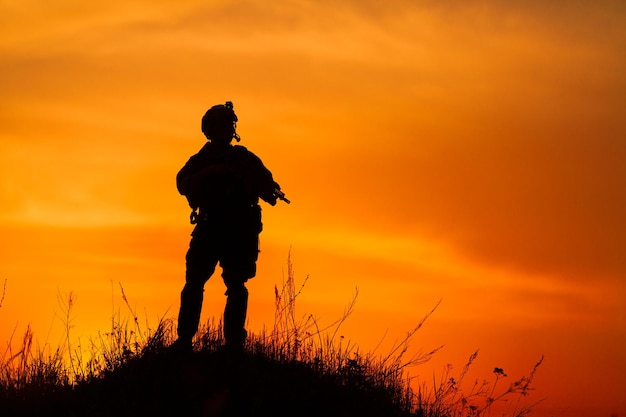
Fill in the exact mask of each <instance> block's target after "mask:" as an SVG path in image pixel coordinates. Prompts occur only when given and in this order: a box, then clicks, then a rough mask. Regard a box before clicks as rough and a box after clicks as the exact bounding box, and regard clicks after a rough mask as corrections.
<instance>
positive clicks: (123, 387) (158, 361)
mask: <svg viewBox="0 0 626 417" xmlns="http://www.w3.org/2000/svg"><path fill="white" fill-rule="evenodd" d="M37 396H38V397H39V398H37V399H34V398H30V399H29V398H15V397H14V398H12V399H11V401H7V402H6V403H5V404H4V406H1V405H0V415H3V416H40V415H42V416H43V415H46V416H89V417H98V416H103V417H104V416H115V417H119V416H212V417H213V416H215V417H217V416H229V417H230V416H232V417H235V416H237V417H239V416H304V417H307V416H337V417H350V416H360V417H361V416H362V417H366V416H389V417H393V416H409V415H411V414H410V413H409V412H408V411H407V410H404V409H403V408H402V407H401V405H399V404H397V403H395V401H394V399H393V398H392V397H393V396H392V395H390V393H389V391H385V390H384V389H382V388H380V387H376V386H375V384H371V383H368V378H367V375H365V374H364V373H363V372H360V370H359V369H358V368H357V366H356V364H355V365H354V369H345V370H344V371H343V372H339V373H335V374H325V373H323V372H318V371H316V370H315V369H314V364H305V363H303V362H297V361H277V360H275V359H271V358H269V357H267V356H266V355H265V354H264V353H262V352H261V351H257V352H254V351H245V352H240V353H230V352H228V351H223V350H222V351H220V350H216V351H208V350H207V351H201V352H195V353H192V354H188V355H179V354H173V353H171V352H167V351H161V352H159V353H154V352H153V353H145V354H143V355H142V356H141V357H137V358H134V359H131V360H129V361H128V362H127V363H126V364H124V365H122V366H121V367H119V368H118V369H115V370H114V371H110V372H106V373H104V374H103V375H101V376H100V377H99V378H94V379H93V380H91V381H88V382H81V383H79V384H77V385H76V386H74V387H69V386H68V387H64V388H61V387H57V389H54V390H45V391H41V392H40V393H39V394H38V395H37Z"/></svg>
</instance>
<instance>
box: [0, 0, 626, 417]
mask: <svg viewBox="0 0 626 417" xmlns="http://www.w3.org/2000/svg"><path fill="white" fill-rule="evenodd" d="M442 3H445V5H442ZM549 3H550V4H546V2H541V1H522V2H515V5H509V4H507V2H500V1H495V0H494V1H481V2H472V5H467V4H466V2H460V1H448V2H433V1H426V0H424V1H402V0H394V1H390V2H377V1H373V0H372V1H363V0H358V1H357V0H354V1H337V2H319V1H308V0H299V1H295V0H294V1H285V2H271V3H270V2H265V1H258V0H256V1H255V0H247V1H246V0H244V1H236V2H235V1H210V2H207V1H200V0H179V1H177V2H167V1H147V0H144V1H128V0H124V1H118V0H116V1H112V0H107V1H94V2H87V3H85V2H79V1H73V0H57V1H55V2H47V1H42V0H19V1H16V0H13V1H12V0H8V1H2V2H0V34H1V35H2V36H0V58H1V59H0V91H2V94H0V230H1V232H0V236H1V237H0V239H1V240H0V245H1V246H0V279H1V280H2V281H3V282H4V281H5V280H6V295H5V299H4V301H3V302H2V306H1V307H0V337H1V338H2V340H8V339H9V338H10V335H11V332H13V331H14V329H16V330H15V331H16V332H17V333H18V334H21V332H23V329H24V328H25V326H26V325H27V324H28V323H31V324H32V325H33V327H34V330H35V334H36V335H39V340H40V343H42V344H43V343H51V344H56V343H57V340H58V339H60V338H61V337H62V336H59V335H62V334H63V319H62V317H61V316H62V311H63V308H62V302H61V303H60V302H59V300H58V299H59V297H60V298H61V299H63V298H65V297H67V295H68V294H69V293H70V292H72V293H73V294H74V295H75V296H76V304H75V307H74V311H73V317H72V323H73V325H74V328H73V329H72V335H73V337H74V338H76V339H78V338H82V339H83V340H84V339H86V338H88V337H89V335H93V334H94V333H95V332H97V331H98V330H101V331H106V330H107V325H108V324H109V320H110V317H111V312H112V310H115V309H118V308H119V309H124V308H125V307H124V305H123V304H122V300H121V299H120V295H119V283H121V284H122V285H123V287H124V290H125V292H126V295H127V296H128V298H129V300H130V302H131V303H132V304H133V306H134V308H136V309H137V310H138V312H141V315H142V317H145V318H146V320H148V321H149V322H151V323H155V322H156V320H157V319H158V318H159V317H161V316H163V315H168V316H175V313H176V311H177V309H178V294H179V291H180V288H181V286H182V281H183V275H184V253H185V251H186V247H187V243H188V238H189V236H188V234H189V232H190V225H189V224H187V216H188V210H187V205H186V203H185V200H184V198H183V197H181V196H179V195H178V194H177V192H176V189H175V185H174V176H175V174H176V172H177V171H178V169H179V168H180V167H181V166H182V164H184V162H185V161H186V160H187V158H188V157H189V156H190V155H191V154H192V153H194V152H196V151H197V149H199V148H200V147H201V146H202V144H203V141H204V139H203V136H202V134H201V133H200V129H199V126H200V118H201V116H202V114H203V113H204V111H205V110H206V109H207V108H208V107H210V106H211V105H213V104H217V103H223V102H224V101H226V100H232V101H233V102H234V105H235V110H236V111H237V114H238V116H239V119H240V122H239V124H238V131H239V134H240V135H241V137H242V144H243V145H245V146H247V147H248V148H249V149H251V150H252V151H254V152H255V153H257V154H258V155H259V156H260V157H261V158H262V159H263V160H264V162H265V163H266V165H267V166H268V167H269V168H270V169H271V170H272V171H273V173H274V176H275V178H276V179H277V180H278V182H280V184H281V185H282V187H283V189H284V191H285V192H286V194H287V196H288V197H289V198H290V199H291V200H292V202H293V203H292V204H291V205H290V206H286V205H284V204H281V205H277V206H276V207H267V206H266V207H264V216H265V217H264V224H265V231H264V232H263V234H262V236H261V238H262V240H261V242H262V254H261V259H260V261H259V274H258V276H257V278H255V279H254V280H253V281H251V283H250V288H251V294H252V298H251V306H250V327H251V329H252V330H258V329H261V328H262V326H263V325H264V324H265V325H271V323H272V317H273V316H272V307H273V287H274V284H275V283H279V282H280V280H281V277H282V275H283V274H284V270H285V265H286V258H287V253H288V252H289V249H290V248H291V250H292V258H293V262H294V267H295V270H296V274H297V279H299V280H303V279H304V277H305V276H307V275H309V276H310V280H309V281H308V283H307V286H306V289H305V291H304V294H303V296H302V304H301V306H300V309H301V311H302V312H303V314H304V312H312V313H314V314H316V315H318V316H319V317H320V319H321V320H322V321H323V320H327V321H331V320H332V319H334V318H336V317H337V316H339V315H340V314H341V313H342V311H343V308H344V306H345V305H346V304H347V303H348V302H349V301H350V299H351V297H352V295H353V293H354V289H355V287H358V289H359V296H358V301H357V305H356V311H355V313H354V315H353V316H352V318H351V319H350V320H349V322H348V323H347V324H346V327H345V328H343V330H344V332H345V336H346V337H348V338H349V339H351V340H353V341H354V342H356V343H357V344H359V345H362V346H363V347H364V348H365V349H370V348H372V347H373V346H375V345H376V344H377V342H378V341H379V340H380V339H381V338H382V337H383V335H384V334H385V332H387V336H386V338H387V339H386V340H388V341H389V342H392V341H393V340H395V339H398V338H402V337H403V335H404V333H405V332H406V331H408V330H409V329H411V328H412V327H413V326H414V325H415V324H416V323H417V322H418V321H419V320H420V319H421V318H422V317H423V316H424V315H425V314H426V313H427V312H428V311H430V309H431V308H432V307H433V306H434V305H435V304H436V303H437V301H438V300H440V299H442V303H441V305H440V306H439V308H438V309H437V311H436V313H435V314H434V315H433V317H432V318H431V319H430V320H429V321H428V322H427V325H426V326H425V328H424V329H422V331H421V332H420V334H419V336H418V340H416V342H415V344H416V346H415V348H416V349H417V348H424V349H432V348H433V347H436V346H439V345H441V344H443V345H445V348H444V350H443V351H441V352H440V353H438V355H437V356H436V357H435V359H433V361H432V362H431V363H430V364H428V365H424V366H423V367H422V369H421V370H420V369H416V370H414V371H412V372H413V373H415V374H419V375H420V376H422V377H424V379H426V380H428V381H429V380H430V378H431V374H432V369H434V370H435V371H436V372H439V371H440V369H441V367H442V366H443V365H444V364H446V363H452V364H453V365H454V366H455V367H456V369H460V368H461V367H462V366H463V365H464V360H465V359H466V358H467V357H468V356H469V355H470V354H471V353H472V352H474V351H475V350H476V349H479V348H480V350H481V353H480V356H479V360H478V362H477V364H476V375H475V376H476V377H477V378H490V371H491V370H492V369H493V368H494V367H496V366H497V367H502V368H504V369H505V371H507V373H509V374H510V375H511V377H515V376H521V375H522V374H524V373H527V372H528V371H529V370H530V369H531V368H532V366H533V364H534V363H535V362H536V361H537V360H538V359H539V358H540V357H541V355H542V354H544V355H545V356H546V359H545V361H544V364H543V365H542V367H541V368H540V371H539V374H538V377H537V379H536V385H535V386H536V388H537V392H536V393H533V397H534V399H540V398H543V397H547V400H546V401H544V402H543V403H541V404H540V405H539V406H537V407H536V408H535V410H536V411H535V413H534V415H537V416H549V415H558V416H564V417H568V416H583V417H585V416H590V417H591V416H594V417H597V416H609V415H610V414H611V413H613V414H616V415H625V414H626V400H625V399H624V396H623V392H624V391H625V390H626V386H625V384H624V380H623V376H624V375H626V356H625V355H624V353H623V352H624V351H626V280H625V279H624V278H626V257H625V256H623V248H625V247H626V222H625V221H624V214H623V213H624V212H626V193H625V191H626V165H625V164H624V161H625V160H626V117H625V115H624V109H626V77H625V76H624V74H626V58H625V56H624V53H623V52H624V50H626V49H625V48H626V29H625V27H624V25H623V22H624V20H625V18H626V6H625V5H624V4H623V2H620V1H609V0H600V1H596V2H576V4H570V5H568V6H565V5H562V6H557V5H552V2H549ZM572 3H573V2H572ZM554 4H556V3H554ZM206 289H207V298H206V302H205V309H204V317H205V318H208V317H210V316H214V315H218V314H219V313H220V311H221V309H222V306H223V301H224V299H223V298H224V297H223V285H222V283H221V279H219V277H216V279H213V280H211V282H210V283H209V284H207V288H206ZM60 304H61V305H60Z"/></svg>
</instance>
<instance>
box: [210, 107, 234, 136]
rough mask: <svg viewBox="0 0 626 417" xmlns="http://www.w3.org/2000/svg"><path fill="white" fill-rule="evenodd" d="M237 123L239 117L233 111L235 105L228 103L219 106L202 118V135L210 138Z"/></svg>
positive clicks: (212, 108) (211, 109)
mask: <svg viewBox="0 0 626 417" xmlns="http://www.w3.org/2000/svg"><path fill="white" fill-rule="evenodd" d="M235 122H237V115H236V114H235V110H233V103H232V102H230V101H227V102H226V103H224V104H217V105H215V106H213V107H211V108H210V109H209V110H207V112H206V113H205V114H204V116H203V117H202V133H204V135H205V136H207V137H209V138H210V137H211V136H213V134H215V133H218V132H222V131H224V129H225V128H228V127H230V126H233V125H234V123H235ZM235 137H236V136H235Z"/></svg>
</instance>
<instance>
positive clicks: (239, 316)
mask: <svg viewBox="0 0 626 417" xmlns="http://www.w3.org/2000/svg"><path fill="white" fill-rule="evenodd" d="M247 311H248V289H247V288H246V286H245V283H243V282H240V283H237V284H231V285H229V286H228V289H227V290H226V308H224V338H225V339H226V344H227V345H228V346H232V347H240V346H243V343H244V342H245V341H246V337H247V336H248V333H247V332H246V329H245V324H246V315H247Z"/></svg>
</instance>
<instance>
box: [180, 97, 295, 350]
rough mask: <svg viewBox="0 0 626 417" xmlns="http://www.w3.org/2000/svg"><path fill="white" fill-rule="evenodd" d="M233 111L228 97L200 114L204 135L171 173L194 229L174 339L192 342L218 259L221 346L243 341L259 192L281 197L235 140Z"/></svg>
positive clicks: (253, 270) (268, 198)
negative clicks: (222, 294) (221, 295)
mask: <svg viewBox="0 0 626 417" xmlns="http://www.w3.org/2000/svg"><path fill="white" fill-rule="evenodd" d="M236 122H237V116H236V115H235V112H234V110H233V105H232V103H231V102H226V104H219V105H216V106H213V107H211V108H210V109H209V110H208V111H207V112H206V114H205V115H204V117H203V118H202V132H203V133H204V134H205V136H206V137H207V139H208V142H207V143H206V144H205V145H204V146H203V147H202V149H200V151H199V152H198V153H197V154H195V155H193V156H192V157H191V158H190V159H189V161H187V163H186V164H185V166H184V167H183V168H182V169H181V170H180V172H179V173H178V175H177V176H176V185H177V187H178V191H179V192H180V193H181V194H182V195H184V196H185V197H187V200H188V202H189V205H190V206H191V208H192V213H191V223H192V224H195V225H196V226H195V228H194V230H193V232H192V234H191V236H192V238H191V242H190V244H189V250H188V251H187V255H186V267H187V271H186V276H185V286H184V287H183V290H182V292H181V297H180V298H181V299H180V311H179V314H178V340H177V341H176V345H177V346H178V347H181V348H183V349H190V348H191V342H192V338H193V336H194V335H195V333H196V332H197V330H198V324H199V321H200V311H201V309H202V299H203V292H204V284H205V283H206V282H207V281H208V279H209V278H210V277H211V275H213V272H214V271H215V268H216V266H217V264H218V263H219V265H220V266H221V268H222V278H223V279H224V283H225V284H226V296H227V298H226V308H225V309H224V321H223V326H224V327H223V330H224V338H225V339H226V345H227V346H228V347H234V348H240V347H241V346H243V343H244V341H245V339H246V336H247V332H246V330H245V328H244V326H245V321H246V312H247V308H248V290H247V289H246V286H245V283H246V281H248V279H250V278H252V277H254V276H255V275H256V261H257V258H258V253H259V233H260V232H261V230H262V223H261V207H260V206H259V204H258V203H259V197H260V198H261V199H263V200H264V201H266V202H267V203H269V204H271V205H272V206H273V205H275V204H276V200H277V198H280V199H282V200H284V201H286V202H288V200H287V199H286V198H285V196H284V194H283V193H282V192H281V191H280V186H279V185H278V184H277V183H276V182H274V180H273V178H272V174H271V172H270V171H269V170H268V169H267V168H265V166H264V165H263V162H261V160H260V159H259V158H258V157H257V156H256V155H254V154H253V153H252V152H250V151H248V150H247V149H246V148H245V147H243V146H239V145H232V144H231V141H232V139H233V138H234V139H236V140H237V141H239V136H238V135H237V133H236V130H235V128H236Z"/></svg>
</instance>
